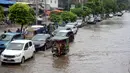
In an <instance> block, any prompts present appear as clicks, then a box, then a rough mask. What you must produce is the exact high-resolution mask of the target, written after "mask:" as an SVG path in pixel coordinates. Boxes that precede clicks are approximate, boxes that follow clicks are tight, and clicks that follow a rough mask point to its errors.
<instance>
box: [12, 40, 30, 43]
mask: <svg viewBox="0 0 130 73" xmlns="http://www.w3.org/2000/svg"><path fill="white" fill-rule="evenodd" d="M30 41H31V40H14V41H12V42H11V43H28V42H30Z"/></svg>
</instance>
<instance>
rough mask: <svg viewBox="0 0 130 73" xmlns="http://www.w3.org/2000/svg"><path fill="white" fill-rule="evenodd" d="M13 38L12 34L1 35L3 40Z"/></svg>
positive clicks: (0, 38) (0, 37)
mask: <svg viewBox="0 0 130 73" xmlns="http://www.w3.org/2000/svg"><path fill="white" fill-rule="evenodd" d="M11 39H12V36H11V35H6V34H2V35H1V36H0V40H1V41H9V40H11Z"/></svg>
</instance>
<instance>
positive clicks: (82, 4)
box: [82, 0, 84, 10]
mask: <svg viewBox="0 0 130 73" xmlns="http://www.w3.org/2000/svg"><path fill="white" fill-rule="evenodd" d="M83 3H84V0H82V10H83V7H84V4H83Z"/></svg>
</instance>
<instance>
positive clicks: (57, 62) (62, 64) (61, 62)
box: [52, 56, 69, 69]
mask: <svg viewBox="0 0 130 73" xmlns="http://www.w3.org/2000/svg"><path fill="white" fill-rule="evenodd" d="M68 65H69V57H68V56H62V57H59V58H54V59H53V63H52V66H53V68H58V69H66V68H67V67H68Z"/></svg>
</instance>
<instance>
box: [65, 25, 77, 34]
mask: <svg viewBox="0 0 130 73" xmlns="http://www.w3.org/2000/svg"><path fill="white" fill-rule="evenodd" d="M65 27H66V28H70V29H71V30H72V31H73V33H74V34H77V32H78V28H77V27H76V26H75V25H66V26H65Z"/></svg>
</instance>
